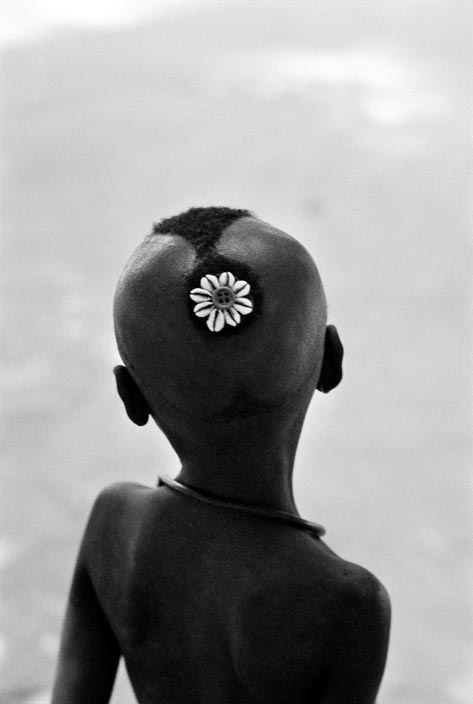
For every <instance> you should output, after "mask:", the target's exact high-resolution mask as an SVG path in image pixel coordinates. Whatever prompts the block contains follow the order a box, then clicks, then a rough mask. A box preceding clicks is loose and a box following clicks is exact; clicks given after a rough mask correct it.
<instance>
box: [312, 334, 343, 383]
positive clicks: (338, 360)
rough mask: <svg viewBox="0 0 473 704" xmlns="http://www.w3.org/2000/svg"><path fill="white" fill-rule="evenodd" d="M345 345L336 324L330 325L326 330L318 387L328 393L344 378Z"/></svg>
mask: <svg viewBox="0 0 473 704" xmlns="http://www.w3.org/2000/svg"><path fill="white" fill-rule="evenodd" d="M342 359H343V345H342V343H341V341H340V338H339V336H338V332H337V328H336V327H335V325H328V326H327V329H326V331H325V345H324V358H323V361H322V369H321V371H320V377H319V381H318V384H317V389H318V390H319V391H321V392H322V393H323V394H328V392H329V391H331V390H332V389H334V388H335V387H336V386H338V385H339V383H340V382H341V380H342V376H343V372H342Z"/></svg>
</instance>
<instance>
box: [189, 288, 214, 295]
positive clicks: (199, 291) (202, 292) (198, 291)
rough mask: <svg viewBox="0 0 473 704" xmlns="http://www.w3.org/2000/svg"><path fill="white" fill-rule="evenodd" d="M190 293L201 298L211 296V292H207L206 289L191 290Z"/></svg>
mask: <svg viewBox="0 0 473 704" xmlns="http://www.w3.org/2000/svg"><path fill="white" fill-rule="evenodd" d="M191 293H200V294H201V295H202V296H211V295H212V292H211V291H207V289H206V288H193V289H192V291H191Z"/></svg>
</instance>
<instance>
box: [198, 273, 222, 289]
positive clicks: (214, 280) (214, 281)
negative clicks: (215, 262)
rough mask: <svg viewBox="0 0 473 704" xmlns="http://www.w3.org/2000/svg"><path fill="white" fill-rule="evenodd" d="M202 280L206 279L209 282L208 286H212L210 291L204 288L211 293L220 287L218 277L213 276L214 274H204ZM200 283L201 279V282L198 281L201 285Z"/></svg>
mask: <svg viewBox="0 0 473 704" xmlns="http://www.w3.org/2000/svg"><path fill="white" fill-rule="evenodd" d="M204 278H205V279H207V281H209V282H210V285H211V286H212V288H210V289H208V288H207V286H204V288H206V289H207V291H210V292H211V293H212V291H213V290H214V289H216V288H218V287H219V286H220V284H219V283H218V277H217V276H215V275H214V274H206V275H205V277H204ZM202 281H203V279H201V281H200V284H201V285H202Z"/></svg>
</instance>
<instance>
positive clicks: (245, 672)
mask: <svg viewBox="0 0 473 704" xmlns="http://www.w3.org/2000/svg"><path fill="white" fill-rule="evenodd" d="M92 526H93V534H94V538H93V541H92V543H91V545H90V548H89V549H88V551H87V557H85V559H86V560H88V562H89V572H90V575H91V578H92V582H93V583H94V587H95V589H96V593H97V596H98V599H99V601H100V603H101V604H102V606H103V608H104V610H105V612H106V614H107V617H108V619H109V621H110V624H111V627H112V629H113V631H114V633H115V634H116V636H117V639H118V643H119V648H120V651H121V653H122V654H123V656H124V657H125V661H126V665H127V669H128V673H129V676H130V679H131V682H132V685H133V687H134V690H135V693H136V695H137V698H138V701H139V702H140V704H152V703H153V704H154V703H155V702H156V703H158V702H159V704H180V703H182V704H188V703H189V702H193V703H194V704H200V703H202V704H222V703H223V702H225V704H232V703H233V702H235V704H237V703H238V704H243V703H246V702H251V703H254V702H261V704H266V702H267V703H268V704H277V703H278V702H281V704H282V703H285V704H286V703H289V702H290V703H292V704H296V703H297V702H301V703H302V702H332V701H333V702H339V701H340V702H342V701H360V702H369V701H374V697H375V694H376V691H377V688H378V683H379V679H380V677H381V675H382V670H383V667H384V657H385V655H384V653H385V639H386V638H387V628H386V626H385V625H384V626H383V620H385V617H386V615H387V601H386V597H385V594H384V593H383V590H382V588H381V585H380V584H379V582H378V581H377V580H376V579H375V578H374V577H373V576H372V575H371V574H370V573H368V572H367V571H366V570H364V569H362V568H360V567H358V566H356V565H353V564H351V563H348V562H345V561H344V560H342V559H340V558H339V557H337V556H336V555H334V553H333V552H332V551H331V550H330V549H329V548H328V547H327V546H326V545H325V544H324V543H323V542H322V541H321V540H319V539H318V538H317V537H315V536H313V535H311V534H310V533H309V532H308V531H306V530H301V529H300V528H298V527H293V526H290V525H287V524H284V523H280V522H278V521H275V520H273V519H271V518H266V517H257V516H251V515H248V514H244V513H238V512H235V511H229V510H227V509H225V508H220V507H216V506H212V505H203V504H202V503H199V502H198V501H196V500H195V499H193V498H192V497H190V498H187V497H183V496H179V495H176V494H175V493H173V492H172V491H170V490H169V489H168V488H167V487H163V488H159V489H149V488H146V487H142V486H139V485H134V484H121V485H116V486H113V487H110V488H109V489H107V490H106V491H105V492H103V494H102V495H101V497H100V498H99V500H98V502H97V504H96V507H95V510H94V513H93V516H92V519H91V524H90V527H92ZM89 530H90V528H89ZM362 673H363V677H360V675H361V674H362ZM347 691H351V692H353V695H354V696H356V695H358V697H359V699H355V698H353V699H352V700H346V699H344V696H345V693H346V692H347ZM334 697H338V698H334Z"/></svg>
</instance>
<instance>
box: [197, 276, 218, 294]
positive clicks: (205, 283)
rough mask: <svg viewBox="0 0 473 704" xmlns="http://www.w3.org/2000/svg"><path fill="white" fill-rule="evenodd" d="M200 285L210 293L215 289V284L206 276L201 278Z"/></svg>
mask: <svg viewBox="0 0 473 704" xmlns="http://www.w3.org/2000/svg"><path fill="white" fill-rule="evenodd" d="M200 285H201V287H202V288H203V289H205V290H206V291H208V292H209V293H212V291H213V290H214V288H215V286H212V283H211V282H210V281H209V280H208V279H207V277H206V276H203V277H202V278H201V280H200Z"/></svg>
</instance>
